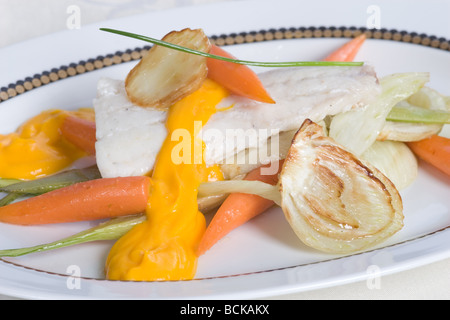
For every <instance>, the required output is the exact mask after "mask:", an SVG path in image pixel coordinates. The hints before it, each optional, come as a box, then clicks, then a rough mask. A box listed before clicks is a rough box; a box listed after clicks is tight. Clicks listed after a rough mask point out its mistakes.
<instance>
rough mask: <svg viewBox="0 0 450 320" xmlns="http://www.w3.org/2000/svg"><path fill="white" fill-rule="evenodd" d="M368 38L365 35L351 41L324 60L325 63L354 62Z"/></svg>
mask: <svg viewBox="0 0 450 320" xmlns="http://www.w3.org/2000/svg"><path fill="white" fill-rule="evenodd" d="M366 38H367V37H366V35H365V34H364V33H363V34H361V35H359V36H357V37H356V38H354V39H352V40H350V41H349V42H347V43H346V44H344V45H343V46H342V47H340V48H339V49H337V50H336V51H334V52H333V53H331V54H330V55H329V56H328V57H326V58H325V59H324V61H344V62H345V61H346V62H349V61H353V60H354V59H355V57H356V54H357V53H358V52H359V49H360V48H361V46H362V45H363V43H364V41H366Z"/></svg>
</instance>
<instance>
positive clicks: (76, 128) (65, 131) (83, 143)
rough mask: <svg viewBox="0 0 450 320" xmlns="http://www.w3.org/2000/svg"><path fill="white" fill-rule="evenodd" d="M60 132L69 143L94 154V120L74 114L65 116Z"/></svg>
mask: <svg viewBox="0 0 450 320" xmlns="http://www.w3.org/2000/svg"><path fill="white" fill-rule="evenodd" d="M61 133H62V135H63V136H64V138H66V139H67V141H69V142H70V143H72V144H73V145H75V146H76V147H78V148H80V149H81V150H83V151H85V152H86V153H87V154H88V155H95V142H96V141H97V138H96V128H95V122H93V121H89V120H86V119H82V118H78V117H75V116H67V117H66V118H65V119H64V122H63V125H62V126H61Z"/></svg>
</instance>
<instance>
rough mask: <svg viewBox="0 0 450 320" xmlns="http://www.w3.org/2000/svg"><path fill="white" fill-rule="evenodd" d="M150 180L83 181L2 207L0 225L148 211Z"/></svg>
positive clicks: (52, 221) (37, 223)
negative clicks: (1, 223) (0, 223)
mask: <svg viewBox="0 0 450 320" xmlns="http://www.w3.org/2000/svg"><path fill="white" fill-rule="evenodd" d="M149 192H150V178H148V177H124V178H106V179H97V180H91V181H87V182H81V183H78V184H74V185H71V186H69V187H65V188H61V189H57V190H55V191H51V192H49V193H45V194H43V195H40V196H37V197H34V198H29V199H26V200H23V201H20V202H16V203H12V204H10V205H7V206H5V207H2V208H0V222H4V223H9V224H15V225H43V224H55V223H68V222H80V221H92V220H100V219H108V218H114V217H119V216H127V215H132V214H138V213H141V212H144V211H145V209H146V206H147V200H148V195H149Z"/></svg>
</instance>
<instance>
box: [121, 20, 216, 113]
mask: <svg viewBox="0 0 450 320" xmlns="http://www.w3.org/2000/svg"><path fill="white" fill-rule="evenodd" d="M163 40H164V41H166V42H170V43H172V44H176V45H180V46H183V47H187V48H190V49H195V50H198V51H202V52H209V51H210V49H211V43H210V41H209V39H208V37H207V36H206V35H205V34H204V32H203V31H202V30H201V29H196V30H191V29H184V30H182V31H173V32H171V33H169V34H168V35H166V36H165V37H164V38H163ZM206 61H207V60H206V58H205V57H201V56H197V55H193V54H189V53H185V52H181V51H177V50H173V49H169V48H165V47H162V46H154V47H153V48H152V49H151V50H150V51H149V52H148V53H147V54H146V55H145V56H144V57H143V58H142V59H141V61H140V62H139V63H138V64H137V65H136V67H135V68H133V69H132V70H131V71H130V73H129V74H128V76H127V79H126V81H125V88H126V91H127V95H128V98H129V99H130V101H131V102H133V103H134V104H136V105H139V106H141V107H153V108H158V109H167V108H168V107H170V106H171V105H172V104H174V103H175V102H177V101H179V100H181V99H182V98H184V97H186V96H188V95H189V94H191V93H192V92H194V91H196V90H198V89H199V88H200V86H201V85H202V83H203V82H204V80H205V79H206V77H207V75H208V67H207V65H206Z"/></svg>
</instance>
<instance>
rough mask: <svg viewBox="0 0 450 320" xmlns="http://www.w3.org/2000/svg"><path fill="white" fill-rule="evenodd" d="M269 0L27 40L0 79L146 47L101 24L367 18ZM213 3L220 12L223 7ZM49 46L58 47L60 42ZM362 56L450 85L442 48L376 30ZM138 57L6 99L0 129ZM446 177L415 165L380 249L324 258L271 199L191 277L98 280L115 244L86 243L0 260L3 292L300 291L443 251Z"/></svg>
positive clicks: (247, 55)
mask: <svg viewBox="0 0 450 320" xmlns="http://www.w3.org/2000/svg"><path fill="white" fill-rule="evenodd" d="M319 2H320V1H319ZM271 3H272V2H270V1H258V2H257V4H258V7H259V10H258V14H255V13H254V8H255V7H254V6H255V4H256V2H253V1H252V2H248V1H239V2H232V3H225V4H218V5H211V6H201V7H195V8H183V9H177V10H170V11H164V12H159V13H152V14H145V15H141V16H137V17H132V18H124V19H121V20H117V21H113V22H108V23H104V24H102V25H93V26H88V27H84V28H82V30H80V31H74V32H69V31H67V32H62V33H59V34H54V35H51V36H48V37H44V38H40V39H37V40H32V41H29V42H26V43H22V44H19V45H16V46H12V47H10V48H6V49H3V50H1V51H0V68H1V70H6V71H7V72H0V83H1V84H8V83H16V81H17V80H22V79H26V78H27V77H28V76H33V75H35V74H36V73H38V74H42V71H44V70H51V69H52V68H54V67H56V68H59V67H60V66H62V65H66V66H68V65H69V64H70V63H72V62H74V63H77V62H79V61H80V60H85V59H88V58H96V57H97V56H98V55H105V54H108V53H111V54H113V53H115V52H117V51H119V50H126V49H129V48H135V47H139V46H144V45H145V44H142V43H139V42H136V41H133V40H129V39H123V38H120V37H118V36H112V35H108V34H105V33H101V32H99V31H98V28H99V27H113V28H118V29H123V30H127V31H132V32H138V33H148V34H149V35H150V36H155V37H159V36H162V35H164V34H165V33H166V32H168V31H170V30H172V29H181V28H184V27H192V28H195V27H202V28H203V29H204V30H205V31H206V32H207V33H208V34H209V35H216V36H220V35H230V34H232V33H240V32H250V31H260V30H269V29H270V28H275V29H276V30H279V29H280V28H291V27H296V28H298V27H310V26H313V27H320V26H322V25H324V26H327V27H329V26H330V25H329V24H328V23H327V21H331V22H334V24H333V25H335V26H336V27H340V26H350V25H349V23H350V22H352V23H354V25H357V26H358V27H364V25H361V24H360V23H361V21H365V20H361V19H360V18H356V17H357V16H355V15H350V16H349V13H347V14H345V15H343V16H341V17H340V18H339V19H337V18H336V17H335V16H334V15H333V14H332V13H333V12H332V10H330V12H327V13H326V14H322V15H316V18H315V21H312V20H311V18H310V17H309V16H310V15H308V14H307V13H304V17H303V18H304V19H303V20H304V21H306V22H305V23H306V24H305V23H303V22H302V23H300V22H299V19H298V12H300V11H302V10H303V11H305V10H304V7H302V4H303V2H301V1H282V2H281V4H282V5H281V4H280V6H277V8H273V7H272V5H271ZM308 3H309V2H308ZM324 3H325V4H329V5H330V6H331V7H332V6H334V5H333V3H332V2H331V1H325V2H320V3H317V4H314V5H310V6H309V7H308V10H310V11H312V12H319V11H314V8H315V9H316V10H318V9H320V8H321V6H323V5H324ZM356 3H358V4H357V5H356ZM361 3H364V1H358V2H355V5H356V8H360V9H361V10H362V11H361V14H362V15H364V12H365V11H364V10H365V9H367V7H368V4H365V7H364V5H362V4H361ZM409 3H410V2H409ZM412 3H413V4H414V5H413V6H412V7H413V9H415V10H416V11H414V10H413V12H416V14H420V10H422V9H421V4H420V3H419V2H418V4H416V3H415V2H412ZM331 7H330V8H331ZM322 8H323V7H322ZM354 8H355V7H354ZM308 10H307V11H308ZM355 10H356V9H355ZM391 10H400V8H391ZM303 11H302V12H303ZM218 12H220V13H221V14H219V15H218V14H217V13H218ZM322 12H323V11H322ZM277 13H280V14H281V13H282V14H283V15H282V16H279V15H277ZM390 14H391V12H390ZM410 14H412V15H414V13H410ZM436 14H438V12H436ZM231 15H235V16H236V15H237V16H238V19H237V20H236V21H237V22H234V23H233V24H232V25H231V26H227V25H226V24H224V23H225V22H226V21H227V19H226V17H227V16H231ZM441 16H442V14H441ZM244 17H246V18H245V19H244ZM249 17H250V18H249ZM364 17H366V16H364ZM213 18H214V19H213ZM239 18H241V19H239ZM171 21H176V22H175V23H172V22H171ZM392 21H396V20H395V19H392ZM395 23H397V22H395ZM358 24H359V25H358ZM390 26H392V28H396V30H397V31H403V30H404V28H400V27H399V26H398V25H395V24H394V23H393V24H391V25H390ZM405 29H406V30H408V31H422V32H425V30H414V29H411V28H409V29H407V28H405ZM315 30H317V29H315ZM433 30H435V31H434V32H435V33H431V34H430V33H428V34H429V35H433V34H437V35H439V36H440V37H442V36H444V37H447V36H448V29H447V30H439V29H436V28H435V29H430V30H428V31H430V32H431V31H433ZM441 31H442V33H439V32H441ZM446 33H447V34H446ZM274 34H275V33H272V35H274ZM447 38H448V37H447ZM422 39H423V37H422ZM433 39H434V38H433ZM345 41H347V39H329V38H321V39H292V40H276V41H265V42H258V43H253V44H241V45H236V46H231V47H229V48H228V50H229V51H231V52H233V53H234V54H235V55H236V56H239V57H241V58H242V59H249V60H250V59H252V60H259V61H287V60H289V61H293V60H319V59H321V58H323V57H324V56H325V55H326V54H327V53H329V52H330V51H332V50H333V49H335V48H337V47H338V46H339V45H341V44H342V43H344V42H345ZM55 44H58V46H57V47H55ZM24 51H28V52H32V53H33V54H34V55H35V57H34V58H32V59H24V60H21V61H20V62H17V60H14V61H16V62H11V60H9V63H7V62H5V61H7V60H8V59H11V57H13V56H15V57H19V58H21V57H23V55H24ZM357 59H359V60H364V61H366V62H368V63H370V64H372V65H374V66H375V68H376V70H377V72H378V74H379V76H383V75H386V74H390V73H395V72H407V71H427V72H430V73H431V77H432V80H431V82H430V86H431V87H433V88H435V89H437V90H439V91H441V92H442V93H444V94H447V95H450V92H449V91H448V88H447V84H448V83H449V80H450V74H449V70H448V66H449V65H450V54H449V52H448V51H445V50H442V49H435V48H430V47H426V46H421V45H417V44H410V43H404V42H398V41H388V40H375V39H371V40H368V41H367V43H366V44H365V46H364V48H363V49H362V51H361V52H360V54H359V56H358V58H357ZM134 64H135V62H128V63H123V64H120V65H115V66H112V67H108V68H103V69H101V70H97V71H94V72H89V73H84V74H81V75H76V76H74V77H70V78H68V79H65V80H59V81H56V82H54V83H51V84H49V85H45V86H42V87H41V88H37V89H33V90H31V91H29V92H26V93H23V94H20V95H18V96H16V97H14V98H12V99H9V100H7V101H4V102H2V103H1V104H0V128H1V129H0V133H8V132H11V131H13V130H15V129H16V128H17V126H18V125H19V124H20V123H22V122H23V121H24V120H26V119H27V118H29V117H30V116H32V115H35V114H37V113H39V112H40V111H43V110H46V109H50V108H64V109H73V108H77V107H84V106H91V102H92V99H93V98H94V97H95V91H96V83H97V81H98V79H99V78H100V77H104V76H110V77H114V78H119V79H123V78H124V77H125V75H126V74H127V72H128V71H129V70H130V69H131V68H132V66H133V65H134ZM449 185H450V179H449V178H448V177H443V176H442V175H440V174H439V173H438V172H437V171H436V170H434V169H433V168H431V167H429V166H427V165H422V166H421V170H420V174H419V177H418V179H417V181H416V182H415V183H414V185H413V186H411V187H410V188H408V189H407V190H404V191H403V192H402V196H403V198H404V203H405V216H406V220H405V228H404V229H403V230H402V231H401V232H400V233H398V234H397V235H395V237H393V238H392V239H390V240H389V241H388V242H386V243H384V244H383V246H382V247H380V248H376V249H374V250H371V251H369V252H366V253H361V254H358V255H352V256H348V257H339V256H330V255H326V254H322V253H318V252H316V251H314V250H311V249H308V248H307V247H305V246H304V245H303V244H301V243H300V242H299V240H298V239H297V238H296V236H295V235H294V233H293V232H292V230H291V229H290V227H289V225H288V224H287V223H286V221H285V219H284V217H283V214H282V212H281V211H280V210H279V209H272V210H269V211H268V212H266V213H264V214H262V215H261V216H259V217H257V218H255V219H254V220H252V221H251V222H250V223H248V224H246V225H245V226H242V227H241V228H239V229H237V230H235V231H233V232H232V233H231V234H230V235H229V236H227V237H226V238H225V239H223V241H221V242H220V243H219V244H217V245H216V246H215V247H214V248H213V249H211V250H210V251H209V252H208V253H207V254H206V255H205V256H203V257H201V258H200V259H199V269H198V273H197V278H196V279H195V280H193V281H183V282H165V283H133V282H131V283H126V282H111V281H106V280H103V263H104V261H105V258H106V255H107V253H108V250H109V248H110V247H111V245H112V243H109V242H108V243H92V244H86V245H81V246H76V247H72V248H67V249H62V250H58V251H54V252H48V253H42V254H35V255H30V256H26V257H21V258H15V259H3V260H2V261H0V294H4V295H9V296H13V297H20V298H29V299H78V298H79V299H87V298H91V299H227V298H228V299H247V298H248V299H251V298H263V297H269V296H276V295H282V294H288V293H294V292H303V291H308V290H312V289H318V288H324V287H330V286H334V285H339V284H345V283H350V282H355V281H359V280H364V279H370V277H375V276H382V275H386V274H391V273H394V272H399V271H404V270H408V269H411V268H415V267H418V266H422V265H425V264H428V263H432V262H435V261H439V260H441V259H444V258H447V257H450V227H449V226H450V198H449V197H448V194H449V190H450V188H449ZM93 224H94V223H77V224H64V225H56V226H42V227H18V226H10V225H4V224H0V249H8V248H18V247H23V246H32V245H36V244H40V243H47V242H51V241H54V240H57V239H61V238H63V237H66V236H68V235H71V234H74V233H76V232H79V231H81V230H84V229H86V228H88V227H91V226H92V225H93ZM78 277H81V278H78Z"/></svg>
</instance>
